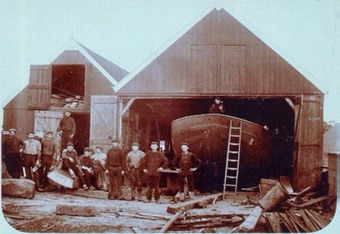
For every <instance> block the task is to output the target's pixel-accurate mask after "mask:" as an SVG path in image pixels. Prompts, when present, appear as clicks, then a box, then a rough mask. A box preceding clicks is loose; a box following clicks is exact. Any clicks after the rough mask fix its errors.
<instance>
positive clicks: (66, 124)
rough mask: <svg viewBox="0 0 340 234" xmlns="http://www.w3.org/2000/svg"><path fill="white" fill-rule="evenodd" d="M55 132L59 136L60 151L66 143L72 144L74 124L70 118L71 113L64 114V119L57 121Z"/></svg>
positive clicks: (67, 111)
mask: <svg viewBox="0 0 340 234" xmlns="http://www.w3.org/2000/svg"><path fill="white" fill-rule="evenodd" d="M57 132H58V133H59V135H60V136H61V143H60V149H61V150H63V149H65V147H66V144H67V143H69V142H73V137H74V134H75V133H76V122H75V121H74V119H73V118H72V117H71V111H69V110H66V111H65V112H64V117H63V118H62V119H61V120H60V121H59V125H58V128H57Z"/></svg>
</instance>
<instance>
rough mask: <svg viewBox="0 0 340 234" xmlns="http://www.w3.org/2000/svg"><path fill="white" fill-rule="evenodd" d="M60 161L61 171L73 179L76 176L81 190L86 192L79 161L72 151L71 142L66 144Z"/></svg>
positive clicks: (73, 150) (86, 188) (75, 153)
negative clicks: (66, 172)
mask: <svg viewBox="0 0 340 234" xmlns="http://www.w3.org/2000/svg"><path fill="white" fill-rule="evenodd" d="M61 159H62V167H61V169H63V170H66V171H68V172H69V173H70V175H71V177H72V178H73V179H75V178H76V176H78V177H79V179H80V183H81V185H82V186H83V189H84V190H88V187H87V185H86V183H85V178H84V174H83V172H82V171H81V164H80V159H79V157H78V153H77V151H76V150H75V149H74V145H73V143H72V142H69V143H67V144H66V149H64V150H63V152H62V154H61Z"/></svg>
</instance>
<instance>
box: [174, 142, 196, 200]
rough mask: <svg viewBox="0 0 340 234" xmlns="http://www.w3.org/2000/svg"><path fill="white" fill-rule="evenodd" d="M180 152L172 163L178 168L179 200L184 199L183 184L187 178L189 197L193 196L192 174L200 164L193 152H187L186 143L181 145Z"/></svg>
mask: <svg viewBox="0 0 340 234" xmlns="http://www.w3.org/2000/svg"><path fill="white" fill-rule="evenodd" d="M181 149H182V153H181V154H179V155H177V157H176V158H175V159H174V160H173V162H172V164H173V165H174V166H175V167H178V168H179V172H178V183H179V187H180V200H181V201H184V200H185V195H184V184H185V182H186V180H187V183H188V191H189V197H190V198H193V196H194V175H193V172H194V171H196V170H197V168H198V167H199V166H200V165H201V160H200V159H199V158H198V157H197V156H196V155H195V154H193V153H191V152H189V151H188V150H189V147H188V144H187V143H182V145H181Z"/></svg>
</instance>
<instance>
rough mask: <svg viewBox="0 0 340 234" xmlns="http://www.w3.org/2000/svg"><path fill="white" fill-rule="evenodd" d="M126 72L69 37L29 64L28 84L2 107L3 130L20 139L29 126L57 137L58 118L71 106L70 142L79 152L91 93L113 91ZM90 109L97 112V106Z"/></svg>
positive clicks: (87, 130) (87, 124)
mask: <svg viewBox="0 0 340 234" xmlns="http://www.w3.org/2000/svg"><path fill="white" fill-rule="evenodd" d="M127 73H128V72H127V71H125V70H124V69H122V68H121V67H119V66H117V65H115V64H114V63H112V62H110V61H108V60H107V59H105V58H103V57H102V56H100V55H98V54H96V53H95V52H93V51H91V50H90V49H88V48H86V47H85V46H83V45H82V44H80V43H79V42H77V41H76V40H74V39H73V38H71V39H70V40H69V42H68V43H67V44H66V45H65V46H64V48H62V49H61V52H60V53H58V54H57V56H56V57H55V58H54V60H53V61H52V62H51V63H50V64H46V65H32V66H31V68H30V77H29V84H28V85H27V86H26V87H25V88H24V89H23V90H22V91H21V92H20V93H19V94H18V95H17V96H15V97H14V98H13V99H12V100H11V101H10V102H9V103H8V104H7V105H6V106H5V107H4V123H3V129H4V134H7V133H8V132H7V131H6V130H8V129H9V128H12V127H14V128H16V129H17V136H18V137H19V138H20V139H23V140H24V139H26V137H27V135H26V134H27V132H28V131H33V130H34V131H35V132H36V133H37V134H39V133H40V134H41V135H44V133H46V132H47V131H53V132H55V137H56V138H58V136H57V134H56V129H57V126H58V122H59V120H60V118H62V116H63V112H64V111H65V110H71V112H72V116H73V118H74V119H75V121H76V129H77V131H76V135H75V136H74V143H75V146H76V149H77V150H79V151H80V152H81V151H82V150H83V149H84V147H86V146H88V145H89V139H90V131H91V129H90V126H91V117H90V116H91V115H90V112H91V97H92V95H113V86H114V85H116V84H117V83H118V82H119V81H120V80H121V79H122V78H123V77H124V76H126V75H127ZM92 111H95V113H92V115H95V114H98V115H100V111H101V110H96V109H92ZM96 111H98V113H97V112H96ZM112 137H114V136H112Z"/></svg>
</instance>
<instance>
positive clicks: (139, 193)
mask: <svg viewBox="0 0 340 234" xmlns="http://www.w3.org/2000/svg"><path fill="white" fill-rule="evenodd" d="M137 199H138V201H142V191H137Z"/></svg>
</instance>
